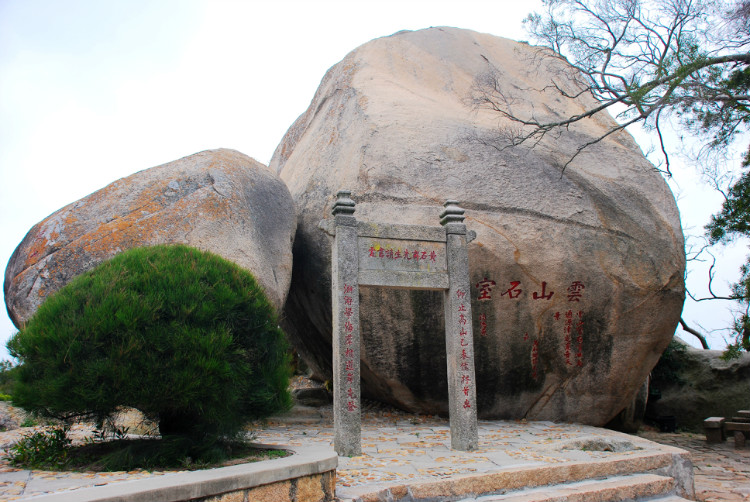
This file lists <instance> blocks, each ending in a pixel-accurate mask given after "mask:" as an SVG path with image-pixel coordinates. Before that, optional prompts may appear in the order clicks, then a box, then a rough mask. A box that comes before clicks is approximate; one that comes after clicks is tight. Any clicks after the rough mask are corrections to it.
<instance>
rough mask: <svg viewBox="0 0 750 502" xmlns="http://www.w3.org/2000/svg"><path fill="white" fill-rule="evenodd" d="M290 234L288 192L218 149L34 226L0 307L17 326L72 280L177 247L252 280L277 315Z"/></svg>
mask: <svg viewBox="0 0 750 502" xmlns="http://www.w3.org/2000/svg"><path fill="white" fill-rule="evenodd" d="M295 228H296V219H295V211H294V203H293V201H292V199H291V196H290V194H289V190H288V189H287V188H286V186H285V185H284V183H283V182H282V181H281V180H280V179H279V177H278V176H277V175H276V174H275V173H274V172H272V171H271V170H269V169H268V167H266V166H264V165H263V164H260V163H259V162H257V161H255V160H253V159H251V158H250V157H248V156H246V155H244V154H242V153H239V152H237V151H234V150H227V149H220V150H209V151H204V152H200V153H196V154H194V155H191V156H189V157H185V158H182V159H180V160H177V161H174V162H170V163H168V164H164V165H161V166H157V167H153V168H151V169H146V170H143V171H140V172H137V173H135V174H133V175H131V176H128V177H126V178H122V179H120V180H117V181H115V182H114V183H111V184H110V185H107V186H106V187H104V188H102V189H101V190H98V191H97V192H94V193H92V194H91V195H88V196H86V197H84V198H83V199H81V200H79V201H77V202H74V203H72V204H69V205H67V206H65V207H64V208H62V209H60V210H59V211H57V212H55V213H53V214H52V215H50V216H48V217H47V218H45V219H44V220H43V221H41V222H40V223H37V224H36V225H35V226H34V227H33V228H32V229H31V230H30V231H29V233H28V234H27V235H26V237H25V238H24V239H23V241H22V242H21V244H20V245H19V246H18V248H16V250H15V252H14V253H13V255H12V256H11V259H10V261H9V263H8V266H7V268H6V270H5V284H4V292H5V303H6V306H7V308H8V313H9V315H10V318H11V319H12V320H13V322H14V323H15V324H16V326H20V325H21V324H22V323H24V322H25V321H26V320H28V319H29V318H30V317H31V315H32V314H33V313H34V312H35V311H36V309H37V308H38V307H39V305H40V304H41V303H42V302H43V301H44V299H45V298H46V297H47V296H48V295H50V294H52V293H54V292H55V291H57V290H59V289H60V288H61V287H63V286H64V285H65V284H67V283H68V282H69V281H70V280H71V279H72V278H73V277H75V276H77V275H79V274H81V273H82V272H85V271H86V270H89V269H91V268H93V267H95V266H96V265H97V264H99V263H101V262H102V261H105V260H107V259H109V258H111V257H113V256H114V255H116V254H117V253H119V252H121V251H124V250H126V249H130V248H133V247H139V246H149V245H156V244H168V243H182V244H187V245H190V246H194V247H196V248H200V249H202V250H206V251H211V252H213V253H216V254H218V255H220V256H223V257H224V258H226V259H228V260H231V261H233V262H235V263H237V264H238V265H240V266H242V267H244V268H246V269H247V270H249V271H251V272H252V273H253V274H254V276H255V278H256V279H257V280H258V282H259V283H260V285H261V286H262V287H263V288H264V290H265V291H266V293H267V295H268V298H269V299H270V300H271V302H272V303H273V304H274V305H275V306H276V308H277V309H280V308H281V306H282V305H283V304H284V301H285V299H286V295H287V292H288V290H289V283H290V280H291V270H292V240H293V239H294V232H295Z"/></svg>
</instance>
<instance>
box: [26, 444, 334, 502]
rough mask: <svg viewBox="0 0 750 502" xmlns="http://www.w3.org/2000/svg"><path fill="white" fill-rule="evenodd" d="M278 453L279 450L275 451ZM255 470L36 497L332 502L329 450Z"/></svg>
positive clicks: (83, 501)
mask: <svg viewBox="0 0 750 502" xmlns="http://www.w3.org/2000/svg"><path fill="white" fill-rule="evenodd" d="M274 447H275V448H278V446H274ZM290 450H291V451H293V452H294V455H291V456H289V457H285V458H279V459H275V460H267V461H263V462H256V463H252V464H242V465H233V466H230V467H221V468H218V469H206V470H202V471H184V472H176V473H173V474H166V475H164V476H159V477H155V478H147V479H139V480H133V481H123V482H121V483H113V484H110V485H106V486H97V487H93V488H81V489H77V490H70V491H66V492H59V493H52V494H49V495H43V496H40V497H34V499H33V500H34V501H35V502H187V501H190V502H244V501H247V502H256V501H257V502H269V501H274V502H332V501H333V500H334V496H335V494H334V491H335V487H336V467H337V465H338V457H337V456H336V454H335V453H334V452H333V451H332V450H331V449H330V448H322V447H304V448H303V447H299V448H297V447H295V448H291V449H290Z"/></svg>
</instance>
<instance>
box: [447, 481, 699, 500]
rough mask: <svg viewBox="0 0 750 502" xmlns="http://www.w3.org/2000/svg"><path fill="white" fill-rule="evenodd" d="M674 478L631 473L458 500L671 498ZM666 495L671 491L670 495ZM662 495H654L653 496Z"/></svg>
mask: <svg viewBox="0 0 750 502" xmlns="http://www.w3.org/2000/svg"><path fill="white" fill-rule="evenodd" d="M673 489H674V480H673V479H672V478H670V477H666V476H658V475H656V474H634V475H629V476H613V477H611V478H607V479H603V480H586V481H578V482H575V483H566V484H560V485H554V486H543V487H539V488H531V489H527V490H520V491H514V492H511V493H506V494H502V495H486V496H480V497H476V498H472V499H464V500H463V501H461V502H470V501H471V502H602V501H607V502H615V501H625V500H641V499H653V500H658V501H659V502H677V501H678V500H684V499H681V498H679V497H677V499H675V500H671V495H670V492H671V491H672V490H673ZM666 495H670V497H669V498H667V497H666ZM659 496H663V497H662V498H657V499H654V497H659Z"/></svg>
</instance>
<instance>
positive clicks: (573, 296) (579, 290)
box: [568, 281, 586, 302]
mask: <svg viewBox="0 0 750 502" xmlns="http://www.w3.org/2000/svg"><path fill="white" fill-rule="evenodd" d="M585 288H586V286H584V285H583V283H582V282H581V281H574V282H573V283H572V284H571V285H570V286H569V287H568V301H569V302H577V301H580V300H581V297H582V296H583V290H584V289H585Z"/></svg>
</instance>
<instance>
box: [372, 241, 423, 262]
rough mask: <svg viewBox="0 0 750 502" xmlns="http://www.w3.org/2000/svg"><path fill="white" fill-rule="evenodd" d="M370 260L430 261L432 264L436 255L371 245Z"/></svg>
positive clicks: (415, 250)
mask: <svg viewBox="0 0 750 502" xmlns="http://www.w3.org/2000/svg"><path fill="white" fill-rule="evenodd" d="M368 256H369V257H370V258H382V259H386V260H415V261H427V260H429V261H431V262H432V263H435V262H437V253H436V252H435V251H434V250H433V251H429V252H428V251H426V250H419V249H411V250H409V249H408V248H404V250H403V251H401V248H397V249H393V248H387V249H386V248H382V247H380V246H379V245H375V244H373V245H372V246H370V251H369V255H368Z"/></svg>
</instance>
